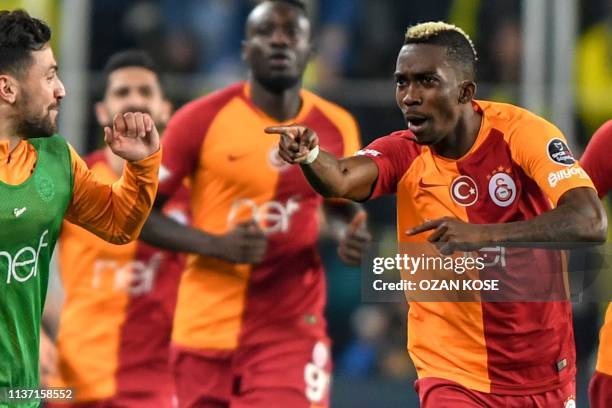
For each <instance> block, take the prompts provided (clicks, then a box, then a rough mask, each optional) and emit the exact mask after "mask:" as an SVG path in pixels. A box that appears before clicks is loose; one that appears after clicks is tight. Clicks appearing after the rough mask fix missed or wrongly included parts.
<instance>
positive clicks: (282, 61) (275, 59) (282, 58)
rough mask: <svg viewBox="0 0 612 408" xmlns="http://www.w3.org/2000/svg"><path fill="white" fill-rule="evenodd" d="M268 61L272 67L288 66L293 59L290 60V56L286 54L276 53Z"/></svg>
mask: <svg viewBox="0 0 612 408" xmlns="http://www.w3.org/2000/svg"><path fill="white" fill-rule="evenodd" d="M268 60H269V61H270V62H271V63H272V65H283V66H286V65H289V62H290V61H291V58H289V55H287V54H285V53H275V54H272V55H270V58H268Z"/></svg>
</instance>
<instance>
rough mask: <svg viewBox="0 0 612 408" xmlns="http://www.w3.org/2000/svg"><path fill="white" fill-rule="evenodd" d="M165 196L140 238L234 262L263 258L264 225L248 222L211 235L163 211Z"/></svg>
mask: <svg viewBox="0 0 612 408" xmlns="http://www.w3.org/2000/svg"><path fill="white" fill-rule="evenodd" d="M166 200H167V199H166V197H164V196H158V198H157V200H156V202H155V207H154V209H153V210H152V211H151V215H150V216H149V219H148V220H147V222H146V223H145V225H144V227H143V229H142V232H141V234H140V239H142V240H143V241H145V242H146V243H148V244H150V245H153V246H156V247H158V248H163V249H168V250H170V251H175V252H186V253H191V254H198V255H203V256H211V257H215V258H219V259H223V260H225V261H228V262H233V263H244V264H247V263H248V264H254V263H258V262H261V260H262V259H263V257H264V255H265V252H266V247H267V239H266V237H265V235H264V233H263V231H262V230H261V228H260V227H259V226H258V225H257V224H256V223H255V222H254V221H249V222H245V223H241V224H237V225H236V226H235V227H234V228H233V229H232V230H230V231H229V232H228V233H227V234H222V235H215V234H208V233H206V232H204V231H201V230H199V229H197V228H193V227H191V226H189V225H183V224H180V223H179V222H177V221H176V220H174V219H172V218H170V217H167V216H166V215H164V214H163V213H162V212H161V208H162V207H163V204H164V203H165V202H166Z"/></svg>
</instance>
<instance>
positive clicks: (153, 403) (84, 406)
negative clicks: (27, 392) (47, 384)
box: [44, 392, 176, 408]
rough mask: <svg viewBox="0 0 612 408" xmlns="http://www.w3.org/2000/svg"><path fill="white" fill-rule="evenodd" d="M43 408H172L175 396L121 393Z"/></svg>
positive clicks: (51, 403)
mask: <svg viewBox="0 0 612 408" xmlns="http://www.w3.org/2000/svg"><path fill="white" fill-rule="evenodd" d="M44 407H45V408H151V407H156V408H157V407H159V408H173V407H176V396H175V395H174V393H173V394H168V393H165V394H164V393H144V392H143V393H123V394H121V395H119V396H117V397H113V398H107V399H103V400H98V401H89V402H72V403H68V402H46V403H45V404H44Z"/></svg>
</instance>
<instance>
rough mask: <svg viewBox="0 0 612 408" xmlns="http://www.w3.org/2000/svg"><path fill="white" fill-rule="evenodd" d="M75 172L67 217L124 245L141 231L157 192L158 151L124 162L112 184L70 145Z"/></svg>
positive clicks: (112, 241)
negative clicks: (120, 171) (121, 171)
mask: <svg viewBox="0 0 612 408" xmlns="http://www.w3.org/2000/svg"><path fill="white" fill-rule="evenodd" d="M70 156H71V161H72V171H73V174H74V182H73V195H72V201H71V202H70V205H69V206H68V210H67V211H66V219H67V220H68V221H70V222H72V223H74V224H77V225H80V226H81V227H83V228H85V229H87V230H88V231H91V232H92V233H94V234H96V235H97V236H99V237H100V238H102V239H104V240H106V241H108V242H111V243H113V244H125V243H128V242H130V241H133V240H134V239H136V238H137V237H138V234H140V230H141V229H142V226H143V225H144V223H145V221H146V219H147V217H148V216H149V212H150V211H151V207H152V206H153V201H154V200H155V194H156V192H157V180H158V179H157V176H158V172H159V166H160V162H161V156H162V154H161V150H160V151H158V152H157V153H154V154H152V155H151V156H149V157H147V158H145V159H143V160H140V161H137V162H127V163H126V165H125V167H124V170H123V175H122V176H121V178H120V179H119V180H118V181H116V182H115V183H113V184H107V183H104V182H102V181H101V180H100V179H99V177H98V176H97V175H96V174H95V173H94V172H92V171H91V170H89V169H88V168H87V164H85V162H84V161H83V159H82V158H81V157H79V155H78V154H77V153H76V152H75V151H74V149H73V148H72V146H70Z"/></svg>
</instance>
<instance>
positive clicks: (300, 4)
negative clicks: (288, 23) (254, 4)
mask: <svg viewBox="0 0 612 408" xmlns="http://www.w3.org/2000/svg"><path fill="white" fill-rule="evenodd" d="M266 1H269V2H272V3H286V4H289V5H290V6H294V7H297V8H299V9H300V10H301V11H303V12H304V13H305V12H306V3H304V0H262V1H259V2H258V3H265V2H266Z"/></svg>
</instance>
